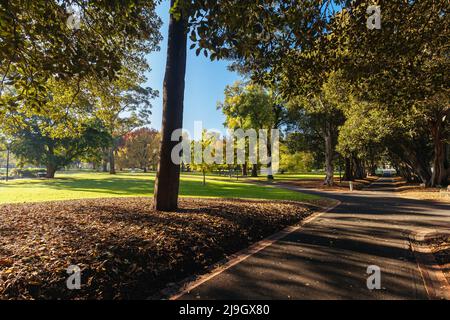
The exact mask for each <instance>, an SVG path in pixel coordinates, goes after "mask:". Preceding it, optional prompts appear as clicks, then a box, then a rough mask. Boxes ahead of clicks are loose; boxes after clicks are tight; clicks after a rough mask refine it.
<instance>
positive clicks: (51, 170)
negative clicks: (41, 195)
mask: <svg viewBox="0 0 450 320" xmlns="http://www.w3.org/2000/svg"><path fill="white" fill-rule="evenodd" d="M57 169H58V168H57V167H56V166H55V165H54V164H53V163H47V173H46V175H45V177H46V178H47V179H54V178H55V173H56V170H57Z"/></svg>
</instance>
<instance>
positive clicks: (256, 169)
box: [252, 164, 258, 178]
mask: <svg viewBox="0 0 450 320" xmlns="http://www.w3.org/2000/svg"><path fill="white" fill-rule="evenodd" d="M257 176H258V165H257V164H254V165H253V166H252V177H253V178H256V177H257Z"/></svg>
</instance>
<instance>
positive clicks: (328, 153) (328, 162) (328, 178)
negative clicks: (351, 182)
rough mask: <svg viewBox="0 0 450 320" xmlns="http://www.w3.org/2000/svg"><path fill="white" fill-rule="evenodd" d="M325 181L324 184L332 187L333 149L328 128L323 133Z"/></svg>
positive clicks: (331, 137)
mask: <svg viewBox="0 0 450 320" xmlns="http://www.w3.org/2000/svg"><path fill="white" fill-rule="evenodd" d="M324 139H325V181H324V184H325V185H327V186H332V185H333V184H334V165H333V158H334V148H333V136H332V134H331V130H330V129H329V128H328V129H327V130H326V132H325V136H324Z"/></svg>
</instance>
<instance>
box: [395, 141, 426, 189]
mask: <svg viewBox="0 0 450 320" xmlns="http://www.w3.org/2000/svg"><path fill="white" fill-rule="evenodd" d="M401 148H402V149H403V152H404V154H405V157H403V158H401V159H402V161H403V162H405V163H407V164H409V165H410V166H411V168H412V169H413V170H414V172H415V173H416V174H417V176H419V178H420V180H422V183H423V184H424V185H425V186H426V187H429V186H431V170H430V167H429V164H428V160H425V159H424V157H423V156H421V154H420V153H419V151H416V150H414V149H410V148H408V147H407V146H405V145H403V144H402V145H401ZM405 178H406V177H405Z"/></svg>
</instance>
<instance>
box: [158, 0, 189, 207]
mask: <svg viewBox="0 0 450 320" xmlns="http://www.w3.org/2000/svg"><path fill="white" fill-rule="evenodd" d="M175 2H176V0H171V6H172V7H173V5H174V3H175ZM186 46H187V22H186V17H185V15H184V13H183V12H182V13H181V16H180V17H179V19H178V20H177V19H175V17H174V16H173V15H171V16H170V22H169V35H168V47H167V62H166V74H165V78H164V88H163V120H162V130H161V131H162V137H161V147H160V159H159V166H158V172H157V174H156V181H155V196H154V208H155V209H156V210H160V211H173V210H176V209H177V208H178V192H179V187H180V166H179V165H176V164H175V163H174V162H173V161H172V157H171V154H172V149H173V148H174V147H175V146H176V145H177V144H178V143H179V141H171V140H172V139H171V138H172V133H173V132H174V131H175V130H177V129H181V128H182V126H183V102H184V87H185V75H186V51H187V48H186Z"/></svg>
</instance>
